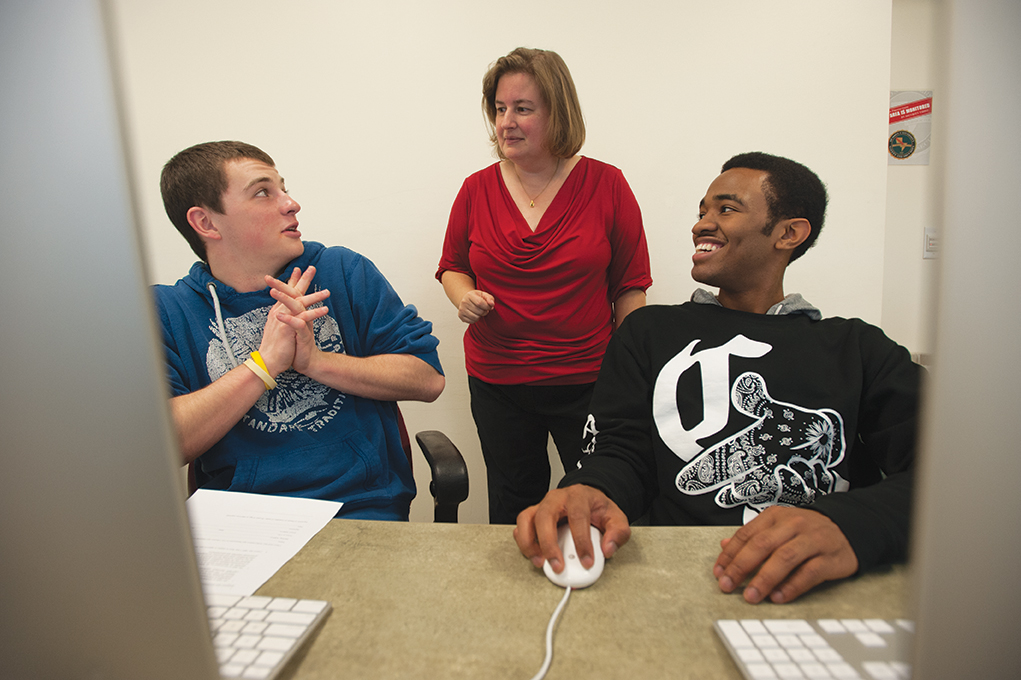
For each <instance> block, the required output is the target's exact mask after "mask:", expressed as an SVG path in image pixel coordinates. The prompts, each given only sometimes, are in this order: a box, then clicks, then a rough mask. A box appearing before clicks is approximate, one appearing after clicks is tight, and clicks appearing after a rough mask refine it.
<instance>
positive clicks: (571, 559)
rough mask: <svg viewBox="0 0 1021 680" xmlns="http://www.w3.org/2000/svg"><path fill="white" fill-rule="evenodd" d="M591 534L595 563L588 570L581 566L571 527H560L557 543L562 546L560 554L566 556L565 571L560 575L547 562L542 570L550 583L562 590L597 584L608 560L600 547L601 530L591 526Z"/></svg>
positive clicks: (562, 525)
mask: <svg viewBox="0 0 1021 680" xmlns="http://www.w3.org/2000/svg"><path fill="white" fill-rule="evenodd" d="M589 532H590V533H589V535H590V536H591V538H592V548H593V550H592V554H593V556H594V557H595V562H594V563H593V564H592V568H591V569H586V568H585V567H583V566H582V565H581V560H580V559H578V551H577V550H575V548H574V536H573V535H572V534H571V527H570V526H568V525H567V523H564V524H561V525H560V528H559V529H558V530H557V542H558V543H559V544H560V552H562V553H563V554H564V570H563V571H561V572H560V573H559V574H558V573H556V572H555V571H553V567H551V566H550V564H549V561H548V560H547V561H546V562H545V563H544V564H543V565H542V570H543V571H544V572H545V573H546V577H547V578H548V579H549V580H550V581H553V583H555V584H557V585H558V586H560V587H561V588H566V587H568V586H570V587H571V588H586V587H588V586H590V585H592V584H593V583H595V582H596V580H597V579H598V578H599V576H600V575H601V574H602V573H603V563H604V562H605V561H606V558H604V557H603V549H602V548H601V547H600V541H601V540H602V534H600V533H599V529H596V528H595V527H593V526H590V527H589Z"/></svg>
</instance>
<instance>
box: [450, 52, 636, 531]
mask: <svg viewBox="0 0 1021 680" xmlns="http://www.w3.org/2000/svg"><path fill="white" fill-rule="evenodd" d="M482 90H483V95H482V107H483V110H484V111H485V113H486V117H487V119H488V121H489V128H490V139H491V141H492V143H493V147H494V149H495V151H496V153H497V155H498V156H499V157H500V161H499V162H498V163H495V164H493V165H491V166H489V167H487V168H485V169H484V170H481V171H479V172H477V173H475V174H474V175H472V176H470V177H469V178H468V179H466V180H465V181H464V184H463V186H462V187H461V191H460V192H459V193H458V195H457V198H456V199H455V200H454V206H453V208H452V209H451V211H450V220H449V222H448V224H447V233H446V237H445V239H444V243H443V254H442V257H441V259H440V265H439V270H438V271H437V274H436V277H437V278H438V279H439V280H440V281H441V283H442V284H443V289H444V291H445V292H446V294H447V297H448V298H450V301H451V302H452V303H453V304H454V306H455V307H457V315H458V318H460V319H461V320H462V321H464V322H465V323H467V324H468V329H467V331H466V332H465V335H464V353H465V364H466V367H467V371H468V385H469V389H470V391H471V405H472V415H473V416H474V418H475V424H476V427H477V428H478V432H479V440H480V441H481V443H482V454H483V457H484V458H485V460H486V471H487V476H488V486H489V518H490V522H493V523H500V524H513V523H514V522H515V521H516V519H517V515H518V513H519V512H521V511H522V510H524V509H525V508H526V507H528V506H530V505H533V504H535V503H538V502H539V501H540V500H542V498H543V496H544V495H545V493H546V492H547V491H548V490H549V481H550V467H549V458H548V454H547V452H546V451H547V450H546V445H547V439H548V437H549V436H550V435H552V437H553V441H554V442H555V443H556V446H557V450H558V452H559V454H560V459H561V461H562V462H563V464H564V468H565V469H566V470H571V469H573V468H574V467H576V466H577V464H578V461H579V460H580V459H581V455H582V449H581V446H582V433H583V430H584V428H585V425H586V418H587V416H588V403H589V398H590V397H591V394H592V385H593V383H594V382H595V379H596V375H597V374H598V373H599V365H600V363H601V362H602V358H603V352H604V351H605V349H606V344H607V343H608V342H609V340H610V335H611V333H612V332H613V330H614V329H615V328H616V327H617V326H619V325H620V322H621V321H622V320H623V319H624V317H625V316H627V314H628V313H629V312H631V311H632V310H634V309H636V308H638V307H641V306H643V305H644V304H645V290H646V289H647V288H648V287H649V286H650V285H652V278H651V276H650V274H649V251H648V246H647V245H646V242H645V231H644V229H643V227H642V215H641V211H640V210H639V208H638V202H637V201H636V200H635V197H634V194H632V193H631V188H630V187H629V186H628V184H627V182H626V181H625V179H624V175H623V174H622V173H621V172H620V170H618V169H617V168H615V167H613V166H611V165H607V164H605V163H601V162H599V161H596V160H592V159H590V158H584V157H582V156H579V155H577V154H578V151H579V150H580V149H581V146H582V144H583V143H584V141H585V123H584V121H583V120H582V115H581V106H580V105H579V103H578V95H577V92H576V91H575V88H574V81H573V80H572V79H571V74H570V71H568V69H567V65H566V64H565V63H564V61H563V59H561V58H560V56H559V55H557V54H556V53H555V52H550V51H547V50H532V49H525V48H518V49H516V50H514V51H513V52H511V53H510V54H508V55H507V56H505V57H501V58H500V59H498V60H497V61H496V63H494V64H493V66H491V67H490V69H489V72H488V73H486V76H485V78H484V79H483V81H482Z"/></svg>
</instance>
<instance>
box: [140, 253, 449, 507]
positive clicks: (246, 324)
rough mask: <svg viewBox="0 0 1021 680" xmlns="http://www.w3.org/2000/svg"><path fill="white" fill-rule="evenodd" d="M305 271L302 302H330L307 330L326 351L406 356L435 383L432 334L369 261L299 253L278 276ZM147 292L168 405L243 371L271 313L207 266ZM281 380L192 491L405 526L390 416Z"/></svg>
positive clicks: (306, 383)
mask: <svg viewBox="0 0 1021 680" xmlns="http://www.w3.org/2000/svg"><path fill="white" fill-rule="evenodd" d="M309 265H315V267H316V275H315V278H314V279H313V280H312V283H311V285H310V287H309V292H313V291H316V290H322V289H324V288H326V289H329V291H330V297H329V298H327V299H326V300H325V302H323V303H321V304H325V305H326V306H327V307H328V308H329V310H330V311H329V314H327V315H326V316H324V317H322V318H320V319H317V320H316V321H315V322H314V329H315V335H316V344H317V345H318V346H319V348H320V349H321V350H324V351H331V352H337V353H341V354H348V355H350V356H357V357H364V356H373V355H378V354H413V355H415V356H417V357H419V358H420V359H422V360H423V361H425V362H426V363H428V364H429V365H430V366H432V367H433V368H435V369H436V370H437V371H440V372H442V369H441V367H440V360H439V356H438V354H437V352H436V346H437V345H438V344H439V341H438V340H437V339H436V338H434V337H433V336H432V334H431V333H432V324H431V323H430V322H428V321H425V320H424V319H422V318H420V317H419V316H418V312H417V310H416V309H415V307H414V306H412V305H407V306H405V305H404V303H402V302H401V300H400V298H399V297H398V296H397V293H396V292H395V291H394V289H393V288H392V287H391V286H390V284H389V283H388V282H387V280H386V279H385V278H383V275H382V274H381V273H380V272H379V270H378V269H376V267H375V265H373V264H372V262H370V261H369V260H368V259H366V258H365V257H362V256H361V255H359V254H357V253H355V252H353V251H351V250H348V249H347V248H340V247H334V248H326V247H325V246H323V245H322V244H320V243H314V242H306V243H305V252H304V253H303V254H302V255H301V256H300V257H298V258H297V259H295V260H294V261H293V262H291V263H290V264H288V265H287V267H285V268H284V270H283V271H284V276H289V274H290V272H291V271H292V269H293V268H294V267H299V268H301V269H302V271H304V270H305V268H306V267H308V266H309ZM210 284H213V285H214V286H215V293H214V292H211V291H210V290H209V285H210ZM153 290H154V293H155V296H156V306H157V309H158V312H159V316H160V324H161V326H162V330H163V344H164V349H165V351H166V361H167V375H168V378H169V381H170V387H171V391H172V393H173V395H174V396H179V395H182V394H188V393H190V392H194V391H196V390H199V389H202V388H203V387H205V386H207V385H209V384H210V383H212V382H213V381H215V380H216V379H218V378H220V377H221V376H222V375H224V374H225V373H227V372H228V371H230V370H231V369H232V368H234V367H235V366H237V365H238V364H240V363H243V362H244V361H245V359H247V358H248V355H249V353H250V352H252V351H253V350H257V349H258V348H259V344H260V342H261V340H262V330H263V328H264V326H265V323H266V318H267V315H268V314H269V310H270V308H271V307H272V306H273V305H274V304H275V303H276V301H275V300H274V299H273V298H272V297H270V295H269V288H268V287H267V288H265V289H263V290H259V291H255V292H251V293H239V292H237V291H236V290H234V289H233V288H231V287H230V286H227V285H225V284H224V283H221V282H220V281H217V280H216V279H214V278H213V277H212V275H211V274H210V272H209V268H208V266H207V265H206V264H204V263H202V262H196V263H195V264H194V265H193V266H192V268H191V272H190V273H189V274H188V276H186V277H184V278H183V279H181V280H180V281H178V282H177V283H176V284H174V285H173V286H153ZM217 304H218V305H219V306H220V318H221V319H222V324H221V323H220V322H219V321H218V318H217V317H218V315H217V311H216V305H217ZM224 335H226V342H225V340H224ZM276 380H277V385H278V386H277V388H276V389H273V390H271V391H268V392H266V393H264V394H263V395H262V396H261V397H260V398H259V401H258V402H256V404H255V406H253V407H252V408H251V409H249V411H248V413H247V414H245V415H244V417H242V419H241V421H240V422H239V423H238V424H237V425H235V426H234V427H233V428H232V429H231V430H230V431H229V432H228V433H227V434H226V435H225V436H224V437H223V439H221V440H220V441H218V442H217V443H216V444H215V445H213V446H212V448H210V449H209V450H208V451H206V452H205V453H203V454H202V455H201V456H200V457H199V458H198V459H197V463H198V465H197V467H196V476H197V479H198V483H199V485H200V486H202V487H206V488H210V489H228V490H231V491H245V492H252V493H267V494H280V495H286V496H304V497H309V498H322V499H326V500H332V501H342V502H343V503H344V506H343V507H342V508H341V510H340V512H339V513H338V515H337V516H338V517H350V518H358V519H403V520H406V519H407V518H408V511H409V508H410V505H411V499H412V498H414V496H415V480H414V477H413V476H412V474H411V468H410V466H409V464H408V459H407V456H406V454H405V453H404V449H403V447H402V446H401V441H400V433H399V429H398V425H397V405H396V404H395V403H394V402H384V401H375V400H372V399H364V398H362V397H356V396H353V395H349V394H344V393H343V392H339V391H337V390H335V389H332V388H330V387H327V386H325V385H323V384H321V383H318V382H316V381H314V380H312V379H311V378H308V377H307V376H304V375H302V374H300V373H297V372H295V371H293V370H287V371H284V372H283V373H281V374H280V375H278V376H277V378H276Z"/></svg>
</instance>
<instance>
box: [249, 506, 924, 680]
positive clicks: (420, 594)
mask: <svg viewBox="0 0 1021 680" xmlns="http://www.w3.org/2000/svg"><path fill="white" fill-rule="evenodd" d="M732 532H733V528H727V527H724V528H720V527H634V529H633V534H632V537H631V540H630V541H629V542H628V543H627V544H626V545H625V546H624V547H623V548H621V550H619V551H618V553H617V555H616V556H615V557H614V558H613V559H611V560H609V561H608V562H607V564H606V569H605V570H604V572H603V576H602V578H600V579H599V581H597V582H596V583H595V585H593V586H591V587H589V588H587V589H585V590H580V591H576V592H573V593H571V598H570V601H569V602H568V603H567V607H566V609H565V610H564V612H563V613H562V614H561V616H560V619H559V621H558V623H557V628H556V632H555V636H554V648H553V650H554V651H553V665H552V666H551V668H550V670H549V672H548V674H547V675H546V677H547V678H549V680H557V679H558V678H574V677H586V678H591V679H593V680H595V679H598V678H623V677H628V676H632V677H642V678H645V677H648V678H664V677H671V678H736V679H739V678H740V677H741V675H740V673H739V672H738V670H737V668H736V666H734V665H733V663H732V662H731V661H730V657H729V655H728V654H727V651H726V649H725V648H724V646H723V644H722V643H721V642H720V641H719V640H718V639H717V637H716V633H715V632H714V631H713V627H712V624H713V621H715V620H716V619H721V618H737V619H740V618H759V619H766V618H808V619H817V618H827V617H837V618H843V617H849V618H885V619H890V618H898V617H903V616H905V614H906V611H907V609H906V607H907V603H906V592H907V588H906V570H905V568H904V567H902V566H898V567H894V568H892V569H889V570H883V571H879V572H873V573H869V574H866V575H864V576H862V577H859V578H856V579H851V580H848V581H844V582H841V583H837V584H832V585H829V586H826V587H823V588H820V589H817V590H816V591H813V592H812V593H809V594H808V595H806V596H803V597H802V598H800V599H799V600H797V601H795V602H794V603H792V604H787V605H773V604H761V605H758V606H753V605H749V604H747V603H745V602H744V600H742V599H741V597H740V595H725V594H723V593H721V592H720V590H719V588H718V587H717V586H716V582H715V581H714V580H713V578H712V573H711V569H712V564H713V561H714V560H715V559H716V556H717V554H718V552H719V541H720V539H721V538H724V537H726V536H728V535H730V534H731V533H732ZM258 593H259V594H260V595H273V596H290V597H304V598H315V599H323V600H329V601H330V602H331V603H332V604H333V612H332V613H331V614H330V616H329V618H328V619H327V621H326V623H325V625H324V626H323V628H322V629H320V631H319V633H318V635H317V636H316V638H315V639H314V640H313V641H312V644H311V645H310V646H309V647H308V648H307V651H306V652H305V653H304V654H303V655H302V656H301V657H299V658H298V659H297V661H296V662H295V663H292V664H291V665H290V667H289V668H288V669H287V670H286V671H285V674H284V676H283V677H284V678H289V679H293V680H313V679H320V678H321V679H323V680H325V679H327V678H329V679H330V680H334V679H335V678H348V677H350V678H366V679H372V678H401V679H404V678H423V679H430V678H454V679H456V678H522V679H525V680H527V678H531V677H532V676H533V675H534V674H535V673H536V672H537V671H538V670H539V667H540V666H541V665H542V661H543V658H544V655H545V632H546V625H547V623H548V622H549V618H550V615H551V614H552V613H553V610H554V609H555V608H556V606H557V604H558V602H559V601H560V599H561V597H563V590H561V589H560V588H558V587H556V586H554V585H553V584H551V583H550V582H549V581H548V580H547V579H546V577H545V576H544V575H543V573H542V570H539V569H535V568H534V567H532V565H531V564H530V563H529V562H527V561H526V560H525V559H524V558H523V557H522V556H521V555H520V553H519V552H518V550H517V547H516V545H515V544H514V541H513V538H512V537H511V528H510V527H505V526H487V525H470V524H469V525H441V524H418V523H416V524H408V523H398V522H393V523H391V522H368V521H355V520H333V521H331V522H330V523H329V524H328V525H327V526H326V528H324V529H323V531H321V532H320V533H319V534H318V535H317V536H316V537H315V538H313V539H312V540H311V541H310V542H309V543H308V545H306V546H305V548H303V549H302V550H301V552H299V553H298V554H297V555H296V556H295V557H294V558H293V559H292V560H291V561H290V562H288V563H287V564H286V565H285V566H284V567H283V568H282V569H281V570H280V571H279V572H277V574H276V575H274V576H273V578H271V579H270V580H269V581H268V582H267V583H266V584H265V585H264V586H263V587H262V588H261V589H260V590H259V591H258ZM582 672H583V673H584V675H582V674H581V673H582Z"/></svg>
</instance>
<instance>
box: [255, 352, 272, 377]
mask: <svg viewBox="0 0 1021 680" xmlns="http://www.w3.org/2000/svg"><path fill="white" fill-rule="evenodd" d="M251 357H252V358H253V359H255V363H257V364H259V368H261V369H262V370H264V371H266V372H267V373H269V368H268V367H267V366H266V362H265V361H264V360H263V358H262V355H261V354H259V350H255V351H254V352H252V353H251Z"/></svg>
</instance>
